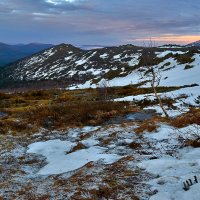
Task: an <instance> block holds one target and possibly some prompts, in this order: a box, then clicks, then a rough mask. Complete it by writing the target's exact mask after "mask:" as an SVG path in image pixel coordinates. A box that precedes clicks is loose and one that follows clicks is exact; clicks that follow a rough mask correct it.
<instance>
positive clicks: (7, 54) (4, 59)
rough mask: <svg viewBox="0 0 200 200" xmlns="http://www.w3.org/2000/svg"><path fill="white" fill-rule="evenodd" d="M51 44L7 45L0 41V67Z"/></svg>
mask: <svg viewBox="0 0 200 200" xmlns="http://www.w3.org/2000/svg"><path fill="white" fill-rule="evenodd" d="M51 46H53V45H51V44H39V43H30V44H19V45H9V44H5V43H0V67H2V66H5V65H7V64H9V63H12V62H15V61H17V60H19V59H22V58H25V57H27V56H30V55H32V54H34V53H37V52H39V51H42V50H44V49H47V48H49V47H51Z"/></svg>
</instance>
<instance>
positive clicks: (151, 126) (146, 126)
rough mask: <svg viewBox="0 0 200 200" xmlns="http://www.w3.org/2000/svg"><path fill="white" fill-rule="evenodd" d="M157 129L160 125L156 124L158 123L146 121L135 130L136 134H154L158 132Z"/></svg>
mask: <svg viewBox="0 0 200 200" xmlns="http://www.w3.org/2000/svg"><path fill="white" fill-rule="evenodd" d="M157 128H158V125H157V124H156V121H153V120H150V121H145V122H142V123H141V124H139V126H138V127H137V128H135V129H134V132H135V133H137V134H140V133H144V132H153V131H156V130H157Z"/></svg>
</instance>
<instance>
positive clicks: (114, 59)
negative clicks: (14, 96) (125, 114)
mask: <svg viewBox="0 0 200 200" xmlns="http://www.w3.org/2000/svg"><path fill="white" fill-rule="evenodd" d="M146 49H147V50H148V48H144V47H136V46H133V45H124V46H119V47H107V48H101V49H94V50H82V49H80V48H77V47H74V46H72V45H66V44H61V45H58V46H55V47H52V48H49V49H48V50H45V51H43V52H41V53H38V54H35V55H33V56H30V57H27V58H25V59H22V60H20V61H19V62H16V63H13V64H11V65H9V66H7V67H5V68H3V69H1V72H0V73H1V83H2V84H3V83H4V82H5V81H8V82H9V81H10V82H15V81H16V82H23V81H26V82H28V81H44V80H54V81H56V80H63V81H65V82H66V83H67V85H72V84H75V86H76V87H81V88H82V87H95V85H96V84H98V83H100V82H101V80H104V79H105V80H106V81H109V83H110V84H111V85H112V86H116V85H121V84H122V85H128V84H131V83H136V82H138V80H134V76H135V74H136V73H135V72H136V71H137V69H139V68H140V67H142V66H143V65H144V61H145V60H144V59H145V56H144V52H146ZM151 51H153V55H152V57H153V58H154V60H156V61H155V62H156V63H155V64H156V65H159V67H160V68H161V71H163V72H164V71H166V70H167V69H169V68H170V69H172V68H173V66H176V65H181V66H182V67H183V68H185V67H186V66H187V67H188V65H192V66H193V65H194V64H195V62H198V53H199V50H198V47H190V48H186V47H182V48H180V47H177V48H174V47H171V48H169V47H165V46H164V47H159V48H153V49H151ZM187 67H186V68H187ZM188 71H190V70H183V71H182V72H183V73H185V72H187V73H188ZM120 77H124V78H125V79H126V81H125V82H124V81H123V83H121V82H120V81H118V79H116V78H120ZM169 78H170V77H169ZM121 79H122V80H123V78H121ZM119 80H120V79H119ZM80 83H81V84H82V85H79V86H78V84H80Z"/></svg>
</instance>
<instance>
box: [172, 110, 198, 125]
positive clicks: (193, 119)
mask: <svg viewBox="0 0 200 200" xmlns="http://www.w3.org/2000/svg"><path fill="white" fill-rule="evenodd" d="M191 124H198V125H200V109H194V108H193V109H191V110H190V111H189V112H188V113H186V114H183V115H181V116H179V117H177V118H176V119H173V120H171V125H172V126H174V127H176V128H183V127H186V126H188V125H191Z"/></svg>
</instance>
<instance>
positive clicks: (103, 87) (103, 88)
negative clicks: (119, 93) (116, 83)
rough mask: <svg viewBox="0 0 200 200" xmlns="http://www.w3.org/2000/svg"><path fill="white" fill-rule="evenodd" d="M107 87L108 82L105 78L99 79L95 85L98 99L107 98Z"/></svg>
mask: <svg viewBox="0 0 200 200" xmlns="http://www.w3.org/2000/svg"><path fill="white" fill-rule="evenodd" d="M108 87H109V84H108V82H107V81H106V80H103V81H101V83H100V84H99V85H98V87H97V94H98V96H99V99H100V100H107V99H108Z"/></svg>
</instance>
